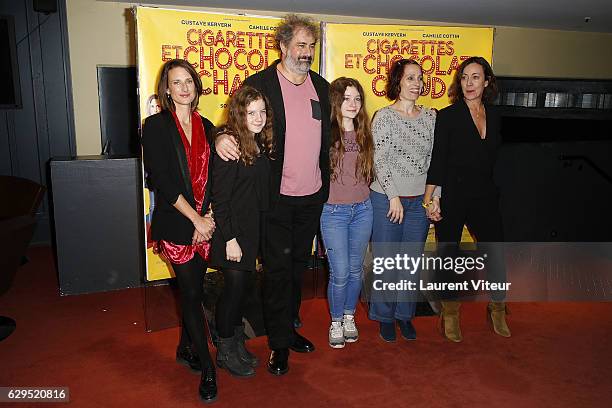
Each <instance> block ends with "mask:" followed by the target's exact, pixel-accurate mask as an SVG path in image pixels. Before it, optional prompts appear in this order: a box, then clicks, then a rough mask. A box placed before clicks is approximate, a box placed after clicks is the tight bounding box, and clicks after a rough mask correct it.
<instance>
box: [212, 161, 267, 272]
mask: <svg viewBox="0 0 612 408" xmlns="http://www.w3.org/2000/svg"><path fill="white" fill-rule="evenodd" d="M212 177H213V190H212V208H213V212H214V217H215V223H216V227H217V228H216V229H215V233H214V234H213V238H212V247H211V256H210V265H211V266H213V267H217V268H222V267H225V268H231V269H238V270H250V271H254V270H255V259H256V257H257V254H258V252H259V241H260V215H261V214H260V212H261V211H265V210H267V209H268V204H269V196H270V192H269V191H268V189H269V180H270V164H269V160H268V157H266V156H265V155H261V156H259V157H258V158H257V159H256V160H255V162H254V163H253V164H252V165H250V166H247V165H245V164H244V163H243V162H242V160H232V161H224V160H215V164H214V166H213V173H212ZM233 238H236V240H237V241H238V244H239V245H240V249H241V250H242V260H241V261H240V262H233V261H228V260H227V259H226V253H225V244H226V242H227V241H229V240H231V239H233Z"/></svg>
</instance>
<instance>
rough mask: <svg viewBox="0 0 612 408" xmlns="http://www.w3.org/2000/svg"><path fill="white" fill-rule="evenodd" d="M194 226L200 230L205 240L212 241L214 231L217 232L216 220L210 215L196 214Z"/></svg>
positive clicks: (197, 230)
mask: <svg viewBox="0 0 612 408" xmlns="http://www.w3.org/2000/svg"><path fill="white" fill-rule="evenodd" d="M193 226H194V227H195V229H196V232H199V233H200V234H201V235H202V236H203V238H204V240H205V241H210V239H211V238H212V234H213V232H215V221H214V220H213V219H212V217H210V216H208V215H205V216H203V217H202V216H200V215H198V216H196V217H195V219H194V220H193Z"/></svg>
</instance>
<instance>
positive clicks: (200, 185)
mask: <svg viewBox="0 0 612 408" xmlns="http://www.w3.org/2000/svg"><path fill="white" fill-rule="evenodd" d="M172 116H173V117H174V122H175V123H176V127H177V129H178V131H179V133H180V134H181V140H182V141H183V147H184V148H185V155H186V156H187V163H188V165H189V174H190V175H191V188H192V190H193V197H194V198H195V202H196V211H197V212H198V214H201V213H202V203H203V202H204V193H205V191H206V183H207V182H208V160H209V158H210V146H209V145H208V143H207V142H206V134H205V133H204V125H203V124H202V118H201V117H200V114H198V113H197V112H193V113H192V114H191V124H192V126H191V145H190V144H189V141H188V140H187V137H186V136H185V132H184V131H183V127H182V126H181V124H180V122H179V119H178V117H177V116H176V113H175V112H172ZM157 249H158V251H159V252H161V253H162V255H163V256H164V257H165V258H166V259H167V260H168V261H170V262H171V263H173V264H184V263H186V262H188V261H190V260H191V259H193V257H194V256H195V254H196V252H197V253H198V254H200V256H201V257H202V259H204V260H206V261H208V258H209V255H210V242H207V241H204V242H201V243H199V244H196V245H179V244H175V243H172V242H169V241H164V240H160V241H159V242H158V245H157Z"/></svg>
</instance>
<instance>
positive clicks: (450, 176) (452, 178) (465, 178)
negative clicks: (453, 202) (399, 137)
mask: <svg viewBox="0 0 612 408" xmlns="http://www.w3.org/2000/svg"><path fill="white" fill-rule="evenodd" d="M485 109H486V114H487V134H486V138H485V139H481V138H480V134H479V133H478V129H477V128H476V125H475V124H474V121H473V120H472V117H471V115H470V110H469V108H468V106H467V105H466V103H465V102H464V101H463V100H460V101H458V102H455V103H454V104H452V105H450V106H448V107H446V108H444V109H442V110H441V111H440V112H438V115H437V117H436V128H435V132H434V146H433V151H432V154H431V163H430V165H429V171H428V172H427V184H434V185H437V186H442V196H443V197H444V198H448V197H449V195H450V196H455V195H456V194H460V195H463V196H473V197H476V196H485V195H490V194H497V189H496V187H495V184H494V182H493V169H494V166H495V162H496V160H497V151H498V149H499V147H500V145H501V134H500V116H499V114H498V113H497V112H496V111H495V109H494V108H492V107H490V106H485Z"/></svg>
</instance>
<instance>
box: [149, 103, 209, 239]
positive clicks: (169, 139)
mask: <svg viewBox="0 0 612 408" xmlns="http://www.w3.org/2000/svg"><path fill="white" fill-rule="evenodd" d="M202 123H203V124H204V131H205V133H206V142H207V143H208V144H209V147H210V157H209V159H208V181H207V183H206V191H205V194H204V202H203V204H202V213H205V212H206V210H207V209H208V205H209V203H210V195H211V194H210V192H211V189H212V177H211V174H212V166H213V161H214V160H213V156H214V146H213V145H212V140H213V139H212V138H213V136H214V132H215V128H214V126H213V124H212V123H211V122H210V121H209V120H208V119H206V118H204V117H202ZM142 151H143V159H144V167H145V171H146V172H147V174H148V176H149V180H150V184H151V187H152V188H153V190H154V191H155V193H156V194H155V200H156V201H155V204H156V205H155V211H154V212H153V220H152V221H151V237H152V238H153V240H155V241H157V240H160V239H163V240H165V241H170V242H173V243H175V244H181V245H189V244H191V240H192V237H193V231H194V229H195V227H194V226H193V224H192V223H191V221H189V219H188V218H187V217H185V216H184V215H183V214H181V213H180V212H179V210H177V209H176V208H174V206H173V204H174V203H176V200H177V199H178V196H179V194H182V195H183V197H184V198H185V199H186V200H187V201H188V202H189V204H190V205H191V206H192V207H193V208H194V209H195V208H196V203H195V199H194V197H193V191H192V188H191V177H190V174H189V167H188V163H187V156H186V155H185V148H184V147H183V142H182V140H181V135H180V133H179V131H178V129H177V127H176V122H175V121H174V118H173V117H172V113H170V112H169V111H162V112H160V113H157V114H155V115H153V116H150V117H148V118H147V119H146V120H145V123H144V126H143V128H142Z"/></svg>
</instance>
